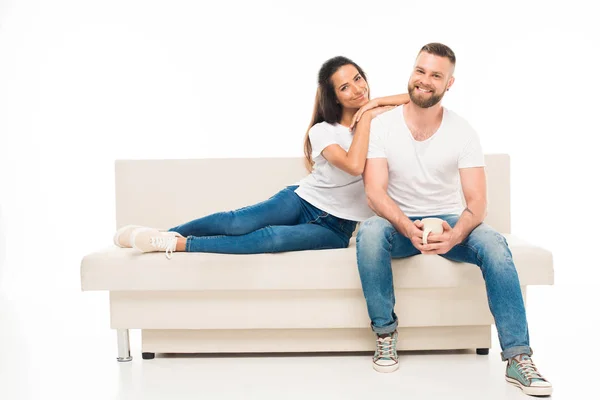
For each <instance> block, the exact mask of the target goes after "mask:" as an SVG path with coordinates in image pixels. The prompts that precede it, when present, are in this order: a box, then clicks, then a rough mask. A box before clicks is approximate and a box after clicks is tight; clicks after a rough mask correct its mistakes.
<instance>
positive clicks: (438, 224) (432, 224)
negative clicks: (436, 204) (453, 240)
mask: <svg viewBox="0 0 600 400" xmlns="http://www.w3.org/2000/svg"><path fill="white" fill-rule="evenodd" d="M421 222H422V223H423V227H422V228H421V229H423V244H427V236H429V234H430V233H435V234H438V235H439V234H440V233H444V227H443V226H442V223H443V222H444V220H443V219H441V218H423V219H422V220H421Z"/></svg>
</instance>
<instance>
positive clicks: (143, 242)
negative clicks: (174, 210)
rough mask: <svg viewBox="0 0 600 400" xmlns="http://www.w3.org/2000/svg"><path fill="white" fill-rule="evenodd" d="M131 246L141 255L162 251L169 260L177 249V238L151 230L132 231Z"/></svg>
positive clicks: (167, 233)
mask: <svg viewBox="0 0 600 400" xmlns="http://www.w3.org/2000/svg"><path fill="white" fill-rule="evenodd" d="M179 236H181V235H179ZM131 246H132V247H133V248H134V249H136V250H138V251H141V252H142V253H150V252H153V251H164V252H165V255H166V256H167V258H168V259H169V260H170V259H171V257H172V255H173V252H175V249H176V248H177V236H175V235H173V232H161V231H159V230H158V229H152V228H139V229H134V231H133V232H132V234H131Z"/></svg>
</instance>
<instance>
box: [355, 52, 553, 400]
mask: <svg viewBox="0 0 600 400" xmlns="http://www.w3.org/2000/svg"><path fill="white" fill-rule="evenodd" d="M455 63H456V57H455V55H454V52H453V51H452V50H451V49H450V48H448V47H447V46H445V45H443V44H440V43H430V44H428V45H425V46H424V47H423V48H422V49H421V51H420V52H419V54H418V56H417V59H416V62H415V66H414V69H413V72H412V75H411V77H410V80H409V82H408V92H409V95H410V100H411V102H410V103H408V104H407V105H405V106H401V107H398V108H396V109H394V110H392V111H388V112H387V113H385V114H382V115H380V116H379V117H377V118H376V119H374V120H373V121H372V123H371V139H370V143H369V152H368V156H367V163H366V166H365V171H364V174H363V176H364V182H365V190H366V193H367V198H368V201H369V205H370V207H371V208H372V209H373V210H374V211H375V213H376V214H377V215H378V216H376V217H373V218H370V219H368V220H367V221H365V222H364V223H363V224H362V226H361V229H360V230H359V232H358V237H357V257H358V268H359V272H360V278H361V281H362V287H363V292H364V295H365V298H366V301H367V308H368V312H369V317H370V318H371V326H372V329H373V331H374V332H375V333H376V335H377V342H376V343H377V349H376V351H375V355H374V356H373V367H374V368H375V369H376V370H377V371H380V372H392V371H395V370H396V369H398V355H397V353H396V343H397V338H398V333H397V331H396V328H397V325H398V320H397V317H396V314H395V313H394V302H395V298H394V287H393V282H392V269H391V259H392V258H402V257H410V256H414V255H417V254H420V253H422V254H438V255H440V256H442V257H445V258H447V259H449V260H453V261H459V262H467V263H471V264H476V265H478V266H479V267H480V268H481V271H482V273H483V277H484V280H485V284H486V289H487V295H488V301H489V305H490V310H491V312H492V315H493V316H494V319H495V323H496V327H497V330H498V335H499V338H500V344H501V347H502V360H504V361H508V364H507V369H506V380H507V381H508V382H510V383H512V384H514V385H516V386H518V387H520V388H521V389H522V390H523V392H525V393H527V394H530V395H549V394H551V393H552V385H551V384H550V383H549V382H548V381H547V380H546V379H545V378H543V377H542V375H541V374H540V373H539V372H538V370H537V368H536V366H535V365H534V364H533V361H532V360H531V358H530V356H531V354H532V351H531V348H530V347H529V332H528V328H527V319H526V316H525V306H524V302H523V297H522V294H521V289H520V284H519V277H518V275H517V272H516V269H515V266H514V264H513V260H512V254H511V252H510V249H509V248H508V245H507V243H506V240H505V238H504V237H503V236H502V235H500V234H499V233H498V232H496V231H494V230H493V229H492V228H491V227H489V226H487V225H486V224H483V223H482V222H483V219H484V217H485V214H486V207H487V199H486V177H485V170H484V157H483V153H482V150H481V146H480V143H479V138H478V136H477V133H476V132H475V131H474V130H473V129H472V128H471V127H470V125H469V124H468V123H467V122H466V121H465V120H463V119H462V118H460V117H459V116H458V115H456V114H455V113H453V112H452V111H449V110H447V109H444V108H443V107H442V106H441V104H440V101H441V100H442V98H443V96H444V94H445V92H446V91H448V90H449V89H450V87H451V86H452V84H453V83H454V77H453V72H454V66H455ZM460 189H462V192H463V193H464V196H465V200H466V204H467V207H466V208H464V207H463V206H462V201H461V197H460ZM432 216H435V217H438V218H441V219H443V220H444V223H443V228H444V231H443V233H441V234H431V235H430V236H429V238H428V244H427V245H423V244H422V237H423V231H422V230H421V229H420V228H421V227H422V226H423V224H422V222H420V219H422V218H424V217H432Z"/></svg>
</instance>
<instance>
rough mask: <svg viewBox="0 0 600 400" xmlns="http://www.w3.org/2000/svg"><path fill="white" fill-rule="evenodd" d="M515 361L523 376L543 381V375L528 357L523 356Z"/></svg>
mask: <svg viewBox="0 0 600 400" xmlns="http://www.w3.org/2000/svg"><path fill="white" fill-rule="evenodd" d="M516 361H517V368H518V370H519V372H520V373H521V374H523V375H524V376H525V378H527V379H529V380H530V381H531V380H534V379H541V380H543V381H545V380H546V379H544V377H543V376H542V375H541V374H540V373H539V372H538V370H537V367H536V366H535V364H534V363H533V361H532V360H531V359H530V358H525V359H523V360H521V361H519V360H516Z"/></svg>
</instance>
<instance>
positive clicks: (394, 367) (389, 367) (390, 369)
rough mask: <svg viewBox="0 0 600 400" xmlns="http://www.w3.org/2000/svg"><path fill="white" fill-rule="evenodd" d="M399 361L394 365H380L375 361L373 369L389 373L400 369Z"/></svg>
mask: <svg viewBox="0 0 600 400" xmlns="http://www.w3.org/2000/svg"><path fill="white" fill-rule="evenodd" d="M398 367H399V365H398V363H396V364H392V365H378V364H375V363H373V369H374V370H375V371H377V372H383V373H389V372H394V371H396V370H397V369H398Z"/></svg>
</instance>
